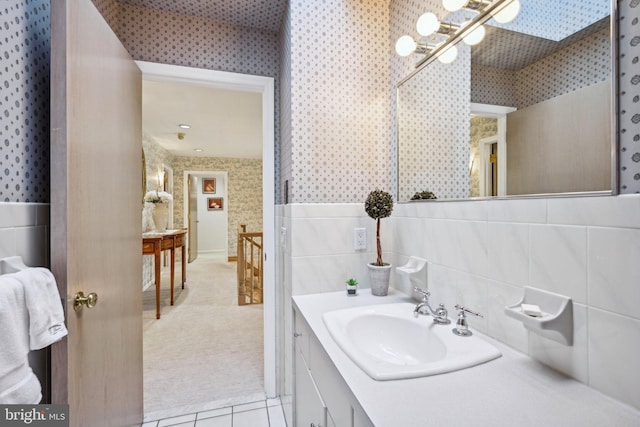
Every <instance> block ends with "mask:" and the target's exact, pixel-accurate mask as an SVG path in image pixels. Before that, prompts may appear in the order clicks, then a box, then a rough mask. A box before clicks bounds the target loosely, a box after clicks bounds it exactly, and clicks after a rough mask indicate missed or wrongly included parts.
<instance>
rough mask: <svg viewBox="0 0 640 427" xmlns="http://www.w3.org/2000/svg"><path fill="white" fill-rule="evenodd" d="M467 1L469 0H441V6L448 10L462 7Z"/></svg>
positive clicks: (453, 10)
mask: <svg viewBox="0 0 640 427" xmlns="http://www.w3.org/2000/svg"><path fill="white" fill-rule="evenodd" d="M467 3H469V0H442V6H444V8H445V9H447V10H448V11H449V12H455V11H456V10H460V9H462V8H463V7H464V6H465V5H466V4H467Z"/></svg>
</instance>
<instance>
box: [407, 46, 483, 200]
mask: <svg viewBox="0 0 640 427" xmlns="http://www.w3.org/2000/svg"><path fill="white" fill-rule="evenodd" d="M470 60H471V50H470V49H469V47H468V46H462V45H461V46H459V48H458V58H457V59H456V60H455V61H454V62H453V63H451V64H442V63H440V62H439V61H434V62H433V63H431V64H429V65H428V66H427V67H426V68H424V69H423V70H422V71H420V73H418V74H417V75H415V76H414V77H413V78H412V79H410V80H409V81H407V82H406V83H405V84H404V85H403V86H402V87H401V88H400V89H399V92H400V93H401V96H399V97H398V103H399V105H398V123H399V126H398V128H399V130H398V132H399V133H400V134H401V136H402V140H403V144H402V146H401V147H400V148H399V151H398V161H399V167H398V169H401V170H402V171H403V173H402V177H401V178H399V184H400V185H399V187H398V192H399V194H398V196H399V200H403V201H406V200H409V199H410V198H411V196H413V195H414V194H415V193H417V192H420V191H431V192H433V193H434V194H435V195H436V197H438V199H460V198H467V197H468V196H469V169H468V166H469V143H468V140H469V126H470V124H469V115H470V113H471V110H470V108H469V104H468V103H464V102H458V101H459V100H460V99H467V100H468V99H470V96H471V95H470V87H471V85H470V73H469V64H470ZM442 76H447V77H446V79H443V78H442ZM427 87H428V88H429V90H424V88H427ZM417 106H418V107H417ZM425 123H428V124H429V126H425ZM425 145H426V146H428V147H429V148H430V149H429V150H428V151H426V150H425V149H424V147H425Z"/></svg>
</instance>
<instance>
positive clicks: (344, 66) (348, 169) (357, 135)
mask: <svg viewBox="0 0 640 427" xmlns="http://www.w3.org/2000/svg"><path fill="white" fill-rule="evenodd" d="M289 22H290V31H291V34H290V49H291V54H290V55H291V57H290V61H291V63H290V64H291V69H290V72H291V141H292V143H291V174H292V177H293V178H292V180H291V181H290V182H289V200H290V201H291V202H296V203H334V202H335V203H339V202H363V201H364V199H365V198H366V196H367V194H368V193H369V192H370V191H371V190H373V189H374V188H376V187H378V188H380V189H382V190H386V191H391V190H392V188H391V185H390V182H389V171H390V170H391V169H392V168H393V166H392V165H393V163H392V159H391V157H390V155H389V152H390V147H391V146H392V143H391V137H390V135H391V133H390V130H389V109H390V102H391V100H390V99H389V97H388V88H389V57H390V55H391V52H390V50H389V44H388V39H387V38H386V37H385V36H381V35H386V34H388V33H389V9H388V3H387V2H386V1H382V0H377V1H376V0H374V1H345V0H325V1H322V2H310V1H307V0H291V2H290V18H289Z"/></svg>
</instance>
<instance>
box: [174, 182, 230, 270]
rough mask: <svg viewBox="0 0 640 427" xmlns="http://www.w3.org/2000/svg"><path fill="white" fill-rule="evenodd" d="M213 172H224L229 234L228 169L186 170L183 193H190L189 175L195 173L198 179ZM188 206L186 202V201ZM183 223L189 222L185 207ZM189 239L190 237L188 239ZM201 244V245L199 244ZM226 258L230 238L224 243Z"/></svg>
mask: <svg viewBox="0 0 640 427" xmlns="http://www.w3.org/2000/svg"><path fill="white" fill-rule="evenodd" d="M213 174H218V175H222V174H224V193H223V194H225V195H226V196H225V201H224V203H225V205H226V207H225V208H224V212H223V213H224V217H225V234H226V235H227V236H228V235H229V172H227V171H220V170H218V171H214V170H207V171H194V170H186V171H184V174H183V189H182V191H183V193H182V194H185V195H186V194H188V193H187V192H188V191H189V182H188V181H189V175H193V176H195V177H196V179H202V176H207V175H213ZM185 206H186V203H185ZM182 211H183V214H184V216H183V218H182V221H183V224H189V213H188V212H187V209H183V210H182ZM187 241H188V239H187ZM198 246H200V245H198ZM188 248H189V245H187V249H188ZM224 259H225V261H226V260H228V259H229V239H227V240H225V245H224Z"/></svg>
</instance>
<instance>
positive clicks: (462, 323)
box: [452, 304, 484, 337]
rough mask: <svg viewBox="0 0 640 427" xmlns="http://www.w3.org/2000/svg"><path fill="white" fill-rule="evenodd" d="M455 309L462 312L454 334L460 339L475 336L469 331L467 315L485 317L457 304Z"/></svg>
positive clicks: (459, 314)
mask: <svg viewBox="0 0 640 427" xmlns="http://www.w3.org/2000/svg"><path fill="white" fill-rule="evenodd" d="M455 308H456V310H460V312H459V313H458V321H457V322H456V327H455V328H453V329H452V331H453V333H454V334H456V335H458V336H460V337H470V336H471V335H473V333H472V332H471V331H470V330H469V324H468V323H467V314H466V313H469V314H473V315H474V316H478V317H484V316H483V315H482V314H480V313H477V312H475V311H472V310H469V309H468V308H466V307H464V306H462V305H459V304H456V305H455Z"/></svg>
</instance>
